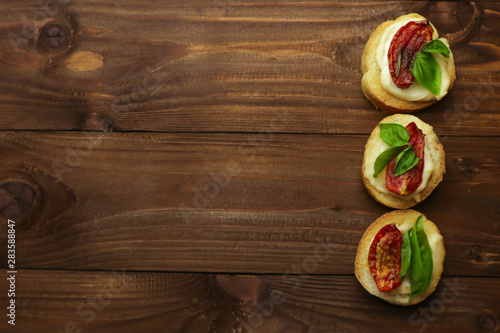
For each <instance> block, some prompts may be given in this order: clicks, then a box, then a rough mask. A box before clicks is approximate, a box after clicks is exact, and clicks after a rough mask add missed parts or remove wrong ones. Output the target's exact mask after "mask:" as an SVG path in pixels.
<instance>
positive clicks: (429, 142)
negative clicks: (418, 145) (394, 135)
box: [361, 114, 446, 209]
mask: <svg viewBox="0 0 500 333" xmlns="http://www.w3.org/2000/svg"><path fill="white" fill-rule="evenodd" d="M412 121H414V122H415V123H416V124H417V126H418V127H419V128H420V129H421V130H422V131H423V132H424V133H425V134H426V137H425V145H426V146H427V147H428V151H429V155H430V156H427V154H426V155H424V165H425V163H426V162H425V161H426V160H428V159H430V160H431V161H432V165H433V166H434V167H433V169H432V173H431V174H430V176H429V179H428V181H427V184H426V186H425V188H424V189H422V190H421V191H420V192H419V198H416V197H414V198H411V199H409V200H408V198H405V197H403V196H400V195H397V194H394V193H384V192H381V191H380V190H378V189H377V188H376V187H375V186H373V185H372V183H371V182H370V179H369V177H370V176H371V171H370V170H372V167H373V165H368V164H369V163H368V162H367V159H368V158H367V156H368V155H369V151H368V150H369V149H372V147H373V145H376V144H377V142H379V140H381V139H380V127H379V126H378V125H377V126H376V127H375V129H374V130H373V131H372V134H371V135H370V137H369V139H368V141H367V143H366V146H365V154H364V156H363V166H362V168H361V176H362V178H363V184H364V186H365V188H366V189H367V191H368V192H369V193H370V194H371V196H372V197H373V198H374V199H375V200H377V201H378V202H380V203H381V204H383V205H386V206H388V207H392V208H397V209H406V208H410V207H413V206H415V205H416V204H418V203H419V202H421V201H422V200H424V199H425V198H427V197H428V196H429V195H430V194H431V192H432V191H433V190H434V189H435V188H436V186H438V184H439V183H440V182H441V181H442V180H443V174H444V173H445V172H446V165H445V153H444V149H443V145H442V144H441V143H440V142H439V138H438V136H437V135H436V133H435V132H434V130H433V128H432V126H430V125H428V124H426V123H424V122H423V121H422V120H420V119H419V118H417V117H415V116H413V115H407V114H395V115H391V116H389V117H386V118H385V119H383V120H382V121H381V123H397V124H400V125H403V126H406V125H407V124H409V123H411V122H412ZM382 173H383V174H385V169H384V171H382Z"/></svg>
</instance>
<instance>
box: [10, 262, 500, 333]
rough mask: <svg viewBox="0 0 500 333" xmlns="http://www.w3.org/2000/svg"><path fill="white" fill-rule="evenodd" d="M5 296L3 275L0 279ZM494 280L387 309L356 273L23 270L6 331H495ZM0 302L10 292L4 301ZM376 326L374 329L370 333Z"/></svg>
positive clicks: (498, 293) (447, 288)
mask: <svg viewBox="0 0 500 333" xmlns="http://www.w3.org/2000/svg"><path fill="white" fill-rule="evenodd" d="M0 281H1V282H0V287H1V288H2V290H6V288H7V284H6V279H2V280H0ZM499 298H500V280H499V279H498V278H473V277H449V278H443V279H442V280H441V281H440V284H439V285H438V288H437V290H436V291H435V292H434V293H433V294H432V295H431V296H429V298H428V299H427V300H425V301H424V302H422V303H420V304H419V305H418V306H413V307H408V308H403V307H395V306H392V305H389V304H387V303H385V302H383V301H381V300H380V299H378V298H375V297H373V296H371V295H369V294H368V292H366V291H365V290H364V289H363V287H362V286H361V285H360V284H359V283H358V282H357V281H356V278H355V277H354V276H337V277H332V276H281V275H276V276H265V275H264V276H230V275H220V274H219V275H204V274H175V273H148V272H126V271H121V270H120V271H117V272H71V271H50V270H49V271H44V270H29V271H28V270H20V271H19V272H18V274H17V276H16V321H15V323H16V326H15V327H13V326H10V325H8V324H7V323H6V320H5V318H4V320H2V321H0V328H1V330H2V332H5V333H10V332H20V331H21V332H32V333H37V332H66V333H73V332H82V333H83V332H95V333H99V332H106V333H112V332H125V331H126V332H145V331H147V332H152V333H154V332H192V333H196V332H246V333H251V332H396V331H397V332H405V331H408V332H415V331H417V330H424V329H425V331H426V332H453V333H457V332H495V331H496V330H497V329H498V313H499V312H500V303H499V302H498V301H497V300H498V299H499ZM0 300H1V302H2V304H5V301H6V300H7V299H6V295H5V293H2V294H1V296H0ZM374 327H376V330H374Z"/></svg>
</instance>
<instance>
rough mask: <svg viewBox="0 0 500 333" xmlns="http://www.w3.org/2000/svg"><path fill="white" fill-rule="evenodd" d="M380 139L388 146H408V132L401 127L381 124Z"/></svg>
mask: <svg viewBox="0 0 500 333" xmlns="http://www.w3.org/2000/svg"><path fill="white" fill-rule="evenodd" d="M379 126H380V138H381V139H382V140H383V141H384V142H385V143H387V144H388V145H389V146H404V145H408V140H410V132H409V131H408V130H407V129H406V127H404V126H403V125H399V124H393V123H381V124H379Z"/></svg>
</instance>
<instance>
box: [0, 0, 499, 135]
mask: <svg viewBox="0 0 500 333" xmlns="http://www.w3.org/2000/svg"><path fill="white" fill-rule="evenodd" d="M414 11H416V12H419V13H422V14H424V15H426V16H427V17H428V18H430V19H431V20H432V22H433V23H434V24H435V25H436V27H437V28H438V30H440V31H442V32H443V35H444V36H445V37H448V38H449V39H450V41H451V43H452V48H453V51H454V54H455V59H456V65H457V76H458V79H457V82H456V84H455V87H454V88H453V90H452V92H451V93H450V94H449V96H448V97H447V98H446V99H445V100H444V101H441V102H440V103H438V104H437V105H436V106H435V107H433V108H432V109H431V110H429V112H425V113H423V114H422V118H423V119H424V120H425V121H428V122H430V123H432V124H433V125H434V126H435V127H436V128H438V129H439V130H440V132H441V134H445V135H447V136H459V135H472V136H486V135H498V128H499V127H500V118H499V117H496V115H497V110H498V109H499V107H500V93H499V91H500V72H499V68H500V66H499V63H500V48H499V45H500V26H499V25H498V23H497V22H498V18H499V16H500V8H499V5H498V3H497V2H481V3H479V4H470V3H466V2H439V3H426V2H419V1H416V2H410V1H408V2H407V1H403V2H394V1H388V2H378V1H376V2H356V3H352V2H345V3H343V2H309V1H307V2H296V1H294V2H288V1H287V2H246V1H241V0H235V1H228V0H216V1H212V0H210V1H202V2H199V1H178V2H172V1H169V2H161V3H158V2H153V1H139V2H138V1H136V0H134V1H132V0H124V1H120V4H119V5H117V4H114V3H101V2H100V1H97V0H92V1H85V2H69V1H66V0H58V1H53V2H51V5H47V3H43V2H42V3H40V1H35V0H23V1H3V2H2V3H1V4H0V36H5V37H4V38H3V39H2V42H1V43H0V44H1V45H0V72H1V73H2V75H1V77H0V91H1V93H0V129H43V130H46V129H49V130H53V129H60V130H68V129H97V130H99V129H110V128H111V129H113V130H116V131H138V130H140V131H167V132H259V131H261V130H263V129H265V128H267V127H268V126H269V123H270V122H272V121H273V119H275V117H276V116H275V113H276V112H279V113H288V114H289V115H290V118H289V122H288V123H287V125H286V126H284V127H282V128H281V129H280V130H279V131H278V132H286V133H292V132H299V133H351V134H352V133H355V134H360V133H364V134H367V133H369V131H371V129H372V123H373V122H375V121H378V120H380V119H381V118H382V116H383V115H382V114H381V113H380V112H377V111H375V110H374V108H373V107H372V106H371V104H370V103H369V102H368V101H367V100H366V99H365V98H364V97H363V94H362V92H361V89H360V82H361V72H360V65H359V64H360V59H361V53H362V50H363V47H364V45H365V43H366V41H367V39H368V38H369V36H370V34H371V32H372V31H373V30H374V29H375V28H376V27H377V26H378V25H379V24H380V23H382V22H384V21H386V20H388V19H393V18H396V17H398V16H400V15H401V14H404V13H408V12H414ZM51 26H56V28H51V29H48V28H49V27H51ZM57 27H60V30H58V28H57ZM47 34H49V35H50V34H52V35H54V36H53V37H48V35H47ZM59 35H61V36H62V35H64V38H59V37H58V36H59ZM26 36H27V37H29V38H26ZM44 36H45V37H44ZM59 44H61V45H59Z"/></svg>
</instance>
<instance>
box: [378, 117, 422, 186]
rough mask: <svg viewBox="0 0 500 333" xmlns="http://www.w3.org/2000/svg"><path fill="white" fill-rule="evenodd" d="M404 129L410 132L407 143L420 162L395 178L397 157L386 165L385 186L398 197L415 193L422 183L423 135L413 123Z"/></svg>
mask: <svg viewBox="0 0 500 333" xmlns="http://www.w3.org/2000/svg"><path fill="white" fill-rule="evenodd" d="M406 129H407V130H408V131H409V132H410V140H409V141H408V142H409V143H410V145H411V146H412V147H413V149H414V150H415V155H416V156H417V157H418V158H419V159H420V160H419V161H418V162H417V164H416V165H415V166H414V167H413V168H411V169H410V170H408V171H406V172H405V173H403V174H402V175H399V176H397V177H394V167H395V166H396V159H397V155H396V156H395V157H394V158H393V159H392V160H391V161H390V162H389V164H388V165H387V170H386V172H385V185H386V186H387V189H388V190H389V191H391V192H392V193H396V194H398V195H408V194H411V193H413V192H415V191H416V190H417V189H418V187H419V186H420V184H421V183H422V174H423V172H424V149H425V134H424V133H423V132H422V130H420V129H419V128H418V127H417V125H416V124H415V123H414V122H412V123H410V124H408V125H407V126H406Z"/></svg>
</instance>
